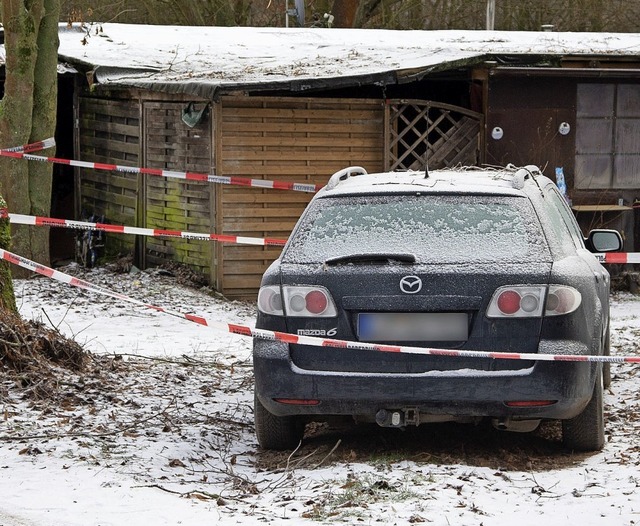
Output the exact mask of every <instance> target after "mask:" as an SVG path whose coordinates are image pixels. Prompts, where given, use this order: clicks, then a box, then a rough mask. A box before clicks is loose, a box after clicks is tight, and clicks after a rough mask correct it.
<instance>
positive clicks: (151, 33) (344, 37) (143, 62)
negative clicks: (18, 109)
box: [59, 24, 640, 98]
mask: <svg viewBox="0 0 640 526" xmlns="http://www.w3.org/2000/svg"><path fill="white" fill-rule="evenodd" d="M59 55H60V59H61V60H62V61H66V62H68V63H70V64H72V65H74V66H76V67H77V68H79V69H82V68H85V69H88V70H93V73H94V74H93V82H95V83H98V84H103V85H109V86H111V87H118V86H120V87H138V88H145V89H151V90H156V91H166V92H172V93H185V94H191V95H196V96H200V97H203V98H213V97H215V96H216V94H218V93H220V92H225V91H233V90H252V91H264V90H275V89H277V90H292V91H302V90H312V89H320V88H326V87H347V86H358V85H362V84H368V85H371V84H379V85H385V84H395V83H397V82H402V80H403V79H405V78H415V77H416V76H418V77H420V76H423V75H426V74H428V73H430V72H433V71H438V70H447V69H452V68H455V67H457V66H459V65H460V64H462V63H469V61H482V60H485V59H489V58H492V57H496V56H501V55H502V56H511V55H523V56H524V55H534V56H536V55H538V56H540V55H542V56H558V57H560V56H565V55H589V56H591V55H606V56H629V57H633V56H638V55H640V34H636V33H558V32H542V31H541V32H518V31H397V30H374V29H322V28H318V29H312V28H286V29H285V28H255V27H185V26H150V25H128V24H95V25H92V26H84V27H80V26H77V25H75V26H73V27H71V28H67V27H65V26H61V30H60V49H59Z"/></svg>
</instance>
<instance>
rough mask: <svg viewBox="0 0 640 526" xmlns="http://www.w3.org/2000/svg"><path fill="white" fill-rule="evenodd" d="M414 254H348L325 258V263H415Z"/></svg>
mask: <svg viewBox="0 0 640 526" xmlns="http://www.w3.org/2000/svg"><path fill="white" fill-rule="evenodd" d="M415 262H416V256H415V255H414V254H348V255H345V256H336V257H333V258H329V259H327V260H326V261H325V262H324V263H325V265H347V264H349V263H354V264H362V265H366V264H378V263H415Z"/></svg>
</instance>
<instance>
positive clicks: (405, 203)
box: [282, 195, 549, 263]
mask: <svg viewBox="0 0 640 526" xmlns="http://www.w3.org/2000/svg"><path fill="white" fill-rule="evenodd" d="M394 253H397V254H412V255H414V256H415V259H416V263H464V262H490V261H512V262H520V261H522V262H524V261H535V260H538V261H543V260H544V261H548V260H549V251H548V248H547V245H546V241H545V239H544V236H543V235H542V232H541V231H540V225H539V223H538V221H537V216H536V213H535V212H534V210H533V207H532V206H531V203H530V202H529V200H528V199H526V198H524V197H522V198H520V197H503V196H450V195H427V196H425V195H376V196H354V197H339V198H323V199H317V200H315V201H314V202H313V203H312V204H311V205H310V207H309V208H308V210H307V212H306V213H305V215H304V217H303V219H302V222H301V223H300V226H299V228H298V229H297V230H296V231H295V233H294V237H293V239H292V241H291V243H290V244H289V246H288V248H287V249H286V251H285V253H284V254H283V257H282V260H283V262H288V263H321V262H326V261H328V260H332V259H339V258H345V257H348V256H350V255H354V254H357V255H368V254H370V255H376V254H394Z"/></svg>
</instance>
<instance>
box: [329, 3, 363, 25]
mask: <svg viewBox="0 0 640 526" xmlns="http://www.w3.org/2000/svg"><path fill="white" fill-rule="evenodd" d="M359 3H360V0H334V2H333V7H332V8H331V14H332V15H333V16H335V20H334V27H353V23H354V22H355V20H356V11H357V10H358V4H359Z"/></svg>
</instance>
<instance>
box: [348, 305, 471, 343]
mask: <svg viewBox="0 0 640 526" xmlns="http://www.w3.org/2000/svg"><path fill="white" fill-rule="evenodd" d="M468 320H469V318H468V316H467V314H466V313H464V312H366V313H360V314H359V315H358V337H359V338H360V340H361V341H369V342H374V341H375V342H390V341H396V342H397V341H432V342H451V341H465V340H466V339H467V337H468V333H469V321H468Z"/></svg>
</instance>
